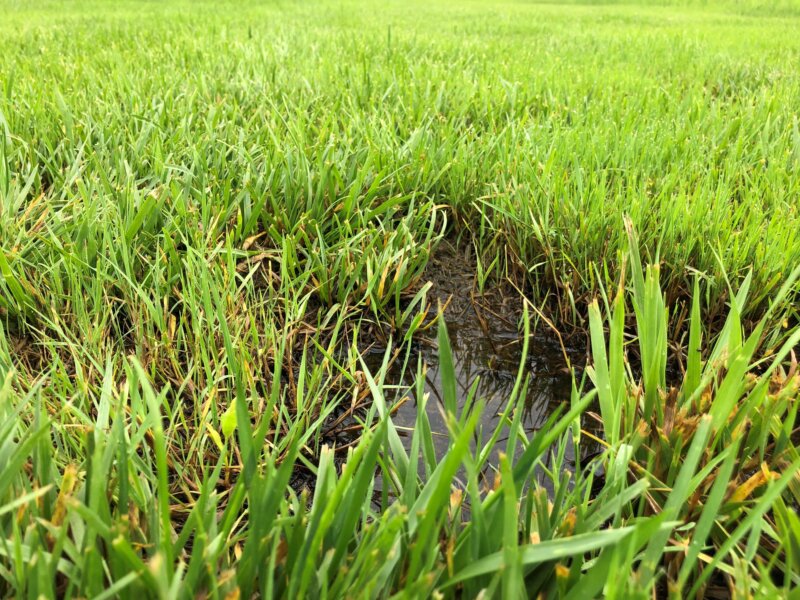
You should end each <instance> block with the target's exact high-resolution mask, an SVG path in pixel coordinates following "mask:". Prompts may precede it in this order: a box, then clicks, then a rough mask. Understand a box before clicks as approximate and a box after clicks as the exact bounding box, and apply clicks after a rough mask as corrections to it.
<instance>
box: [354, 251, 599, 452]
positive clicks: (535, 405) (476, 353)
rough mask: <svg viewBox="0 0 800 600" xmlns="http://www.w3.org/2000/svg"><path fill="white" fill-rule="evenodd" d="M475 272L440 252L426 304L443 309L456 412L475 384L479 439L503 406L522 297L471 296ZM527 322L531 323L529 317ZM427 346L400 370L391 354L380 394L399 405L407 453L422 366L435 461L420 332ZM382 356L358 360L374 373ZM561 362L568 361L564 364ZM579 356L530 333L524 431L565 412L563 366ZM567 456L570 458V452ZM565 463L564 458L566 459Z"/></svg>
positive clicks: (430, 369) (433, 366) (437, 428)
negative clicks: (555, 412)
mask: <svg viewBox="0 0 800 600" xmlns="http://www.w3.org/2000/svg"><path fill="white" fill-rule="evenodd" d="M474 273H475V269H474V267H473V265H472V264H471V261H470V258H469V256H468V255H465V254H464V253H461V252H459V251H458V250H456V249H455V248H452V247H450V248H448V250H447V251H445V252H441V253H440V254H439V255H438V256H437V257H434V258H433V259H432V260H431V264H430V265H429V268H428V270H427V271H426V276H427V277H426V279H427V280H428V281H431V282H432V283H433V287H432V289H431V293H430V295H431V297H430V298H429V300H430V301H431V302H432V303H433V304H434V306H435V303H436V302H437V301H439V302H441V303H443V304H444V303H447V308H446V310H445V313H444V316H445V321H446V323H447V329H448V333H449V337H450V345H451V350H452V355H453V363H454V369H455V375H456V395H457V402H458V408H459V409H462V408H463V407H464V405H465V403H466V402H467V398H468V395H469V392H470V389H471V387H472V386H473V384H475V382H476V381H477V382H478V383H477V390H476V394H475V397H476V398H478V399H482V400H483V401H484V402H485V409H484V411H483V413H482V415H481V422H480V427H481V428H482V430H483V439H484V441H485V440H486V439H488V437H489V436H490V435H491V433H492V432H493V431H494V430H495V429H496V428H497V426H498V424H499V415H500V414H501V413H502V411H503V410H504V409H505V408H506V407H507V403H508V401H509V399H510V398H511V396H512V391H513V389H514V384H515V382H516V378H517V374H518V371H519V367H520V361H521V359H522V347H523V345H522V341H523V340H522V335H523V334H522V333H521V332H520V327H519V323H520V320H521V317H522V299H521V298H520V296H519V294H518V293H516V292H514V291H513V290H512V291H509V290H501V289H493V290H491V291H490V292H486V293H483V294H479V293H477V290H476V289H475V282H474ZM532 320H533V318H532ZM428 335H429V337H431V338H433V339H431V340H427V343H417V345H416V348H415V349H414V350H413V351H412V352H411V353H410V356H409V357H408V361H407V364H406V365H405V368H403V364H402V363H403V362H404V360H405V358H406V357H405V355H402V354H401V355H400V356H398V357H397V358H396V359H395V361H394V362H393V363H392V365H391V367H390V368H389V371H388V373H387V376H386V379H385V383H386V384H387V385H388V386H390V389H394V390H395V393H394V394H392V393H391V392H390V394H388V395H389V396H390V398H388V399H393V400H394V401H395V402H397V403H399V408H397V410H396V412H395V413H394V415H393V422H394V424H395V426H396V427H397V428H398V431H399V433H400V435H401V436H402V437H403V439H404V443H405V444H406V446H407V447H410V445H411V436H412V433H413V429H414V425H415V422H416V417H417V404H416V398H415V397H414V394H415V391H416V389H417V388H416V386H415V380H416V375H417V363H418V361H419V360H421V361H422V362H423V363H424V365H425V366H426V369H425V384H424V393H425V394H428V395H429V399H428V402H427V405H426V412H427V416H428V419H429V421H430V425H431V430H432V432H433V435H434V447H435V449H436V451H437V454H439V455H441V454H443V453H444V452H445V450H446V449H447V447H448V443H449V439H448V436H447V428H446V426H445V420H444V410H443V403H442V381H441V374H440V370H439V361H438V349H437V348H436V344H435V336H436V332H435V327H434V328H432V329H431V330H430V331H429V332H428ZM384 354H385V350H384V349H383V348H380V347H372V348H370V349H369V350H368V352H367V353H366V354H365V362H366V363H367V366H368V368H369V369H370V370H371V371H373V372H375V371H377V370H378V369H379V368H380V366H381V362H382V360H383V358H384ZM568 360H569V363H568V362H567V361H568ZM582 362H583V353H580V352H576V351H575V350H574V349H573V350H570V349H569V348H564V347H562V345H561V343H560V342H559V340H558V338H557V337H556V336H555V335H553V334H551V333H545V332H538V333H536V334H534V335H532V336H531V339H530V340H529V347H528V355H527V358H526V360H525V363H524V366H523V369H524V370H523V375H524V376H527V377H528V384H527V387H526V388H525V389H524V390H523V391H522V394H523V396H524V400H525V401H524V413H523V416H522V425H523V427H524V428H525V430H526V431H528V432H533V431H536V430H538V429H540V428H541V427H542V425H544V423H545V422H546V421H547V418H548V417H549V416H550V414H551V413H552V412H553V410H554V409H556V408H557V407H559V406H560V405H564V407H563V408H564V410H567V409H568V408H569V404H570V396H571V390H572V373H571V370H570V364H571V365H580V364H582ZM504 440H505V434H502V435H501V437H500V439H499V441H498V444H497V448H496V449H495V452H494V456H493V457H492V458H490V462H491V463H495V464H496V454H497V451H498V450H502V449H504V448H505V443H504ZM570 454H572V452H570ZM568 459H572V456H568Z"/></svg>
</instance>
